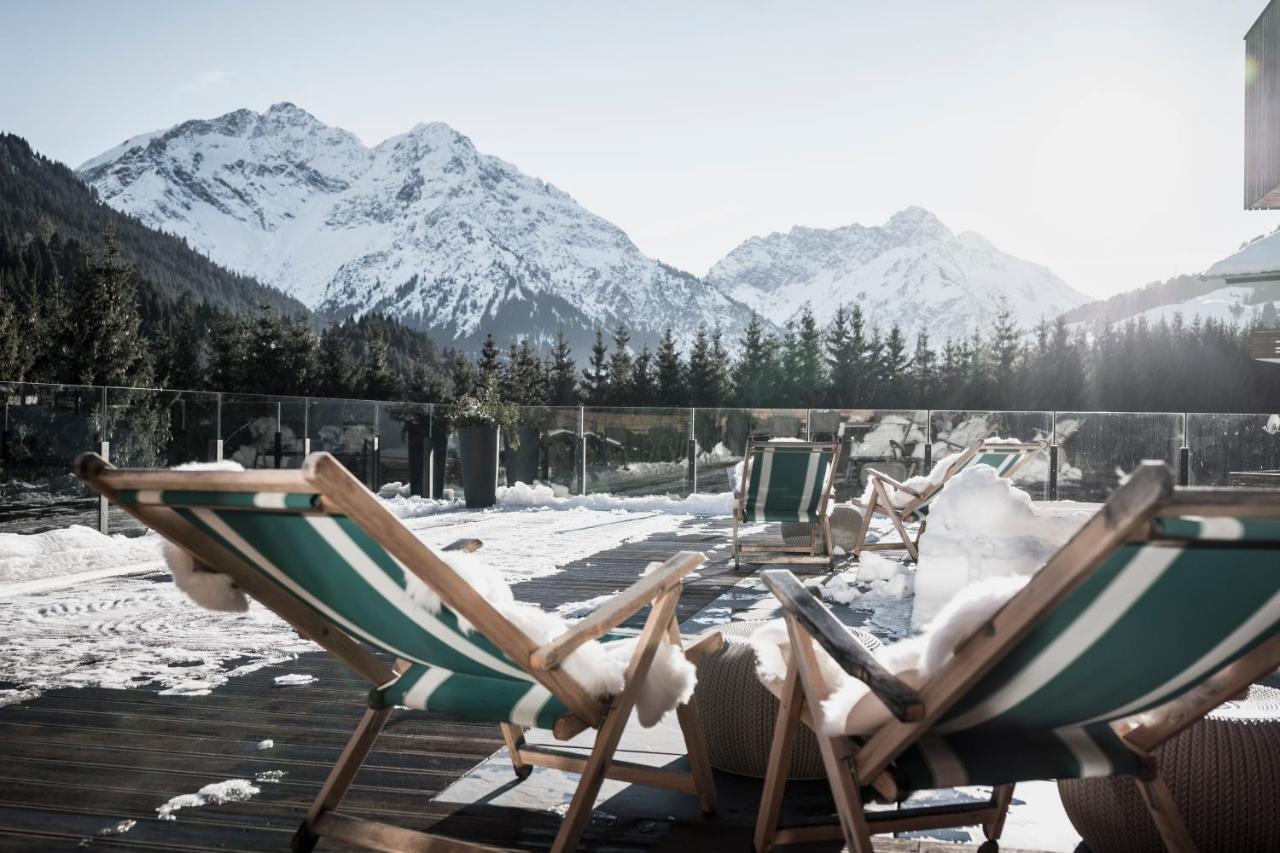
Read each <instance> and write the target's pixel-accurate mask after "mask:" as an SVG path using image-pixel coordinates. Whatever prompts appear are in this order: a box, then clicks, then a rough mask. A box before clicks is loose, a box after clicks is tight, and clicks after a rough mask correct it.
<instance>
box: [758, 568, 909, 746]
mask: <svg viewBox="0 0 1280 853" xmlns="http://www.w3.org/2000/svg"><path fill="white" fill-rule="evenodd" d="M761 578H762V580H763V581H764V585H765V586H766V587H768V588H769V591H770V592H772V593H773V594H774V595H775V596H777V598H778V601H779V602H781V604H782V609H783V610H784V611H786V613H787V615H788V616H790V617H792V618H794V619H795V620H796V621H797V622H799V623H800V624H801V625H802V626H804V629H805V630H806V631H807V632H809V633H810V634H811V635H812V636H813V638H814V639H815V640H817V641H818V644H819V645H821V646H822V648H824V649H826V651H827V654H829V655H831V657H832V659H833V660H835V662H836V663H837V664H839V666H840V668H841V669H843V670H844V671H845V672H847V673H849V674H850V675H852V676H853V677H854V678H856V679H858V680H859V681H861V682H863V683H864V684H866V685H867V687H868V688H870V690H871V692H872V693H874V694H875V695H876V697H877V698H879V699H880V701H881V702H884V704H885V706H886V707H887V708H888V709H889V711H890V712H891V713H892V714H893V715H894V716H895V717H897V718H898V719H899V720H903V721H907V722H910V721H913V720H918V719H921V717H922V716H923V715H924V705H923V704H922V703H921V700H920V696H919V694H917V693H916V691H915V690H913V689H911V688H910V687H908V686H907V685H906V684H904V683H903V682H902V681H900V680H899V679H898V677H897V676H895V675H894V674H893V673H891V672H889V670H887V669H885V668H884V666H883V665H882V664H881V663H880V661H878V660H877V659H876V657H875V656H874V655H873V654H871V652H869V651H867V649H866V647H864V646H863V645H862V644H861V643H859V642H858V641H857V640H855V639H854V638H853V635H852V634H850V633H849V629H848V628H846V627H845V626H844V625H842V624H841V623H840V621H839V620H838V619H836V617H834V616H832V615H831V611H829V610H827V608H825V607H823V606H822V604H821V603H820V602H819V601H818V600H817V599H816V598H814V597H813V594H812V593H811V592H809V591H808V590H807V589H805V588H804V586H803V585H802V584H801V583H800V581H798V580H797V579H796V577H795V575H793V574H791V573H790V572H788V571H785V570H782V569H771V570H769V571H766V572H764V573H763V574H762V575H761Z"/></svg>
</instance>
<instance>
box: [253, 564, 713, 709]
mask: <svg viewBox="0 0 1280 853" xmlns="http://www.w3.org/2000/svg"><path fill="white" fill-rule="evenodd" d="M440 557H441V558H442V559H443V560H444V561H445V562H446V563H448V564H449V566H450V567H451V568H453V570H454V571H455V572H457V573H458V575H459V576H461V577H462V579H463V580H464V581H466V582H467V584H469V585H470V586H471V587H472V588H473V589H475V590H476V591H477V592H479V593H480V594H481V595H482V596H484V598H485V599H486V600H487V601H488V602H489V603H490V604H492V605H493V606H494V607H495V608H496V609H497V610H498V612H499V613H501V614H502V615H503V616H505V617H506V618H507V619H508V620H510V621H511V623H512V624H514V625H515V626H516V628H518V629H519V630H520V631H522V632H524V634H525V635H526V636H527V637H529V639H530V640H532V641H533V643H534V645H537V646H541V645H543V644H545V643H548V642H550V641H551V640H553V639H555V638H556V637H558V636H560V635H561V634H563V633H565V632H566V631H568V630H569V628H570V627H571V625H570V623H569V622H568V621H567V620H566V619H564V618H563V617H562V616H560V615H559V614H557V613H548V612H547V611H545V610H543V609H542V608H540V607H538V606H536V605H533V604H527V603H525V602H522V601H517V600H516V598H515V596H514V595H513V594H512V592H511V587H510V586H509V585H508V584H507V582H506V580H505V579H504V578H503V577H502V574H501V572H499V571H498V570H497V569H495V568H494V567H492V566H490V565H488V564H486V562H485V560H484V558H483V556H482V552H478V553H474V554H468V553H466V552H462V551H444V552H441V554H440ZM405 589H406V592H408V594H409V598H410V599H412V600H413V601H414V602H416V603H417V604H419V605H421V606H422V607H423V608H424V609H426V610H427V611H428V612H430V613H432V614H435V613H439V612H440V607H441V601H440V598H439V596H437V595H436V593H435V591H434V590H433V589H431V588H430V587H429V586H427V585H426V584H425V583H423V582H422V581H421V580H420V579H418V577H417V576H416V575H414V574H413V573H411V572H406V573H405ZM458 621H459V624H460V625H461V626H462V628H463V630H466V631H472V630H474V628H473V627H472V626H471V625H469V624H467V623H466V622H465V620H463V619H461V617H460V618H459V620H458ZM637 639H638V638H637ZM636 642H637V640H636V639H631V640H620V641H617V642H612V643H608V644H604V643H601V642H599V641H596V640H592V641H590V642H587V643H585V644H583V645H582V646H579V647H578V649H577V650H576V651H574V652H573V653H572V654H570V655H569V657H567V658H566V659H565V660H564V663H563V664H561V669H563V670H564V671H565V672H566V673H568V675H569V676H570V677H572V678H573V679H574V680H575V681H577V682H578V683H579V684H581V685H582V686H583V688H584V689H585V690H586V691H587V692H588V693H590V694H591V695H593V696H596V697H597V698H602V699H603V698H606V697H609V696H616V695H618V694H619V693H621V692H622V688H623V686H624V681H625V678H624V675H625V673H626V668H627V663H628V662H629V661H630V659H631V656H632V654H634V652H635V647H636ZM695 675H696V673H695V669H694V666H693V664H691V663H690V662H689V661H688V659H686V658H685V656H684V654H683V653H682V652H681V651H680V649H678V648H677V647H675V646H672V645H670V644H669V643H663V644H662V645H661V646H659V647H658V653H657V655H656V656H655V657H654V659H653V663H652V665H651V666H650V669H649V674H648V676H647V677H646V679H645V682H644V684H642V685H641V686H640V691H639V696H638V698H637V700H636V717H637V718H638V719H639V721H640V725H642V726H645V727H650V726H653V725H655V724H657V723H658V721H659V720H661V719H662V717H663V716H665V715H666V713H667V712H668V711H671V710H673V709H674V708H675V707H676V705H682V704H684V703H685V702H687V701H689V697H690V696H691V695H693V687H694V681H695ZM277 680H279V679H277Z"/></svg>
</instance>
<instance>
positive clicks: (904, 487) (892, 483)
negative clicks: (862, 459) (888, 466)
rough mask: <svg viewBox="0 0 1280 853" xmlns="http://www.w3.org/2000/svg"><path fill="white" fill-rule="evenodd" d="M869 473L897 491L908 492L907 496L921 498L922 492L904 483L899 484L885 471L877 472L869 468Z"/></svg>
mask: <svg viewBox="0 0 1280 853" xmlns="http://www.w3.org/2000/svg"><path fill="white" fill-rule="evenodd" d="M867 471H868V472H869V473H871V474H873V475H875V476H876V477H877V478H878V479H880V480H883V481H884V482H886V483H888V484H889V485H890V486H893V487H894V488H895V489H897V490H898V491H901V492H906V493H907V494H909V495H912V496H914V497H917V498H918V497H920V492H919V491H917V490H916V489H913V488H911V487H910V486H907V485H903V484H902V483H899V482H898V481H897V480H895V479H893V478H892V477H890V476H889V475H888V474H886V473H884V472H883V471H877V470H876V469H875V468H868V469H867Z"/></svg>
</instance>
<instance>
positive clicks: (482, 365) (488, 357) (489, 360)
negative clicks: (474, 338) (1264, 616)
mask: <svg viewBox="0 0 1280 853" xmlns="http://www.w3.org/2000/svg"><path fill="white" fill-rule="evenodd" d="M501 364H502V351H501V350H499V349H498V342H497V341H495V340H494V339H493V333H492V332H490V333H489V334H486V335H485V336H484V344H482V345H481V347H480V359H479V360H478V361H477V362H476V369H477V370H478V371H480V381H481V382H488V381H489V380H490V379H492V380H493V381H495V382H496V381H498V373H499V371H500V369H501Z"/></svg>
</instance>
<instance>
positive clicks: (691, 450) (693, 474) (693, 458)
mask: <svg viewBox="0 0 1280 853" xmlns="http://www.w3.org/2000/svg"><path fill="white" fill-rule="evenodd" d="M697 417H698V415H697V410H696V409H693V408H691V409H689V442H688V449H687V451H686V464H685V474H684V480H685V486H686V487H687V488H688V489H689V491H690V492H696V491H698V438H697V435H698V432H697V421H696V419H697Z"/></svg>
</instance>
